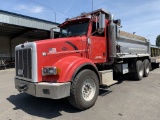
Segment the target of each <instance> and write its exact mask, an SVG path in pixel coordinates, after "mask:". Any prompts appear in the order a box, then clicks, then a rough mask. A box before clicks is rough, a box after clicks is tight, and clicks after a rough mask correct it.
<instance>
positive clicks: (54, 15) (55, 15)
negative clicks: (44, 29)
mask: <svg viewBox="0 0 160 120" xmlns="http://www.w3.org/2000/svg"><path fill="white" fill-rule="evenodd" d="M54 19H55V22H56V12H54Z"/></svg>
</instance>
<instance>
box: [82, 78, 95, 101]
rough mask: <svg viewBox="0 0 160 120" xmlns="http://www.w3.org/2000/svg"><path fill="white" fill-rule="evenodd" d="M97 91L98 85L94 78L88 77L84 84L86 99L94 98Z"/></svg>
mask: <svg viewBox="0 0 160 120" xmlns="http://www.w3.org/2000/svg"><path fill="white" fill-rule="evenodd" d="M95 93H96V85H95V82H94V81H93V80H92V79H86V80H85V81H84V84H83V86H82V97H83V99H84V100H85V101H90V100H92V99H93V97H94V96H95Z"/></svg>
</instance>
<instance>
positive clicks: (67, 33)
mask: <svg viewBox="0 0 160 120" xmlns="http://www.w3.org/2000/svg"><path fill="white" fill-rule="evenodd" d="M88 24H89V22H88V21H80V22H76V23H72V24H66V25H65V26H63V27H62V28H61V29H60V38H62V37H71V36H80V35H86V34H87V29H88Z"/></svg>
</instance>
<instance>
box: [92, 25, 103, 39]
mask: <svg viewBox="0 0 160 120" xmlns="http://www.w3.org/2000/svg"><path fill="white" fill-rule="evenodd" d="M98 26H99V23H97V27H98ZM92 36H99V37H104V32H103V33H102V34H99V33H98V30H96V22H93V24H92Z"/></svg>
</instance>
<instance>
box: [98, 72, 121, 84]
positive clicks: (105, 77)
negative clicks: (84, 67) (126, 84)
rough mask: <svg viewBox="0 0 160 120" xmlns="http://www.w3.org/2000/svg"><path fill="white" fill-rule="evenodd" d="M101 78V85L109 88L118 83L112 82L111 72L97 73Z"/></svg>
mask: <svg viewBox="0 0 160 120" xmlns="http://www.w3.org/2000/svg"><path fill="white" fill-rule="evenodd" d="M99 73H100V76H101V78H102V85H107V86H111V85H113V84H116V83H118V81H116V80H113V70H104V71H99Z"/></svg>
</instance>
